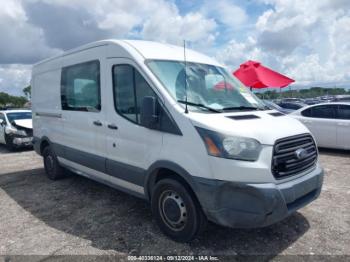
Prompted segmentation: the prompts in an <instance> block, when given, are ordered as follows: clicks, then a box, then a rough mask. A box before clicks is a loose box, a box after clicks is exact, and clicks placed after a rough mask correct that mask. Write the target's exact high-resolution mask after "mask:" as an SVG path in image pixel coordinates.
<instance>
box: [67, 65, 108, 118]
mask: <svg viewBox="0 0 350 262" xmlns="http://www.w3.org/2000/svg"><path fill="white" fill-rule="evenodd" d="M100 94H101V91H100V62H99V61H97V60H96V61H90V62H86V63H81V64H77V65H72V66H68V67H64V68H62V74H61V103H62V109H63V110H72V111H90V112H98V111H100V110H101V95H100Z"/></svg>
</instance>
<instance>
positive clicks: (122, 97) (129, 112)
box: [113, 65, 137, 122]
mask: <svg viewBox="0 0 350 262" xmlns="http://www.w3.org/2000/svg"><path fill="white" fill-rule="evenodd" d="M113 83H114V87H113V91H114V105H115V108H116V110H117V111H118V113H119V114H121V115H122V116H124V117H126V118H127V119H129V120H131V121H133V122H137V115H136V110H135V109H136V108H135V91H134V70H133V68H132V67H131V66H128V65H120V66H114V67H113Z"/></svg>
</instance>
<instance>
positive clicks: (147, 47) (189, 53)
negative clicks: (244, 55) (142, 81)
mask: <svg viewBox="0 0 350 262" xmlns="http://www.w3.org/2000/svg"><path fill="white" fill-rule="evenodd" d="M105 45H116V46H119V47H122V48H124V49H125V50H127V51H137V53H139V54H140V55H141V56H142V57H143V58H144V59H145V60H146V59H158V60H176V61H183V60H184V49H183V47H181V46H176V45H171V44H166V43H159V42H152V41H144V40H116V39H108V40H101V41H97V42H92V43H89V44H86V45H83V46H80V47H77V48H74V49H71V50H68V51H66V52H64V53H62V54H60V55H57V56H55V57H52V58H49V59H46V60H43V61H40V62H39V63H37V64H35V65H34V66H37V65H40V64H43V63H46V62H49V61H52V60H55V59H57V58H60V57H64V56H67V55H69V54H73V53H77V52H80V51H83V50H86V49H91V48H94V47H99V46H105ZM186 60H187V61H189V62H198V63H203V64H213V65H219V66H222V65H221V64H220V63H218V62H217V61H216V60H215V59H213V58H210V57H209V56H206V55H204V54H201V53H199V52H196V51H194V50H192V49H188V48H186Z"/></svg>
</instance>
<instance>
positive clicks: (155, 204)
mask: <svg viewBox="0 0 350 262" xmlns="http://www.w3.org/2000/svg"><path fill="white" fill-rule="evenodd" d="M151 205H152V213H153V215H154V218H155V220H156V222H157V224H158V226H159V227H160V229H161V231H162V232H163V233H164V234H165V235H166V236H168V237H170V238H171V239H173V240H175V241H177V242H189V241H191V240H192V239H194V238H196V236H197V235H198V234H199V233H201V232H202V231H203V230H204V228H205V225H206V223H207V218H206V217H205V215H204V213H203V211H202V208H201V207H200V205H199V203H198V201H197V199H196V198H195V196H194V195H193V193H192V192H191V190H190V189H189V188H188V186H187V185H183V184H182V183H180V182H178V181H176V180H173V179H168V178H167V179H164V180H160V181H159V182H158V183H157V184H156V185H155V188H154V190H153V194H152V199H151Z"/></svg>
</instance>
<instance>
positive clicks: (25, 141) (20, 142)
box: [12, 136, 33, 147]
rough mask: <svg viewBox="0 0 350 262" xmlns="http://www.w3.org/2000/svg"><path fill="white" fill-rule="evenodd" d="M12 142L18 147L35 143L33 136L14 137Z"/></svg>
mask: <svg viewBox="0 0 350 262" xmlns="http://www.w3.org/2000/svg"><path fill="white" fill-rule="evenodd" d="M12 143H13V144H14V145H15V146H17V147H26V146H32V145H33V137H17V136H13V137H12Z"/></svg>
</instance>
